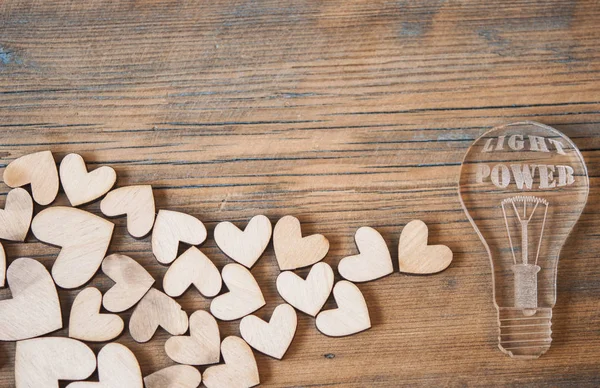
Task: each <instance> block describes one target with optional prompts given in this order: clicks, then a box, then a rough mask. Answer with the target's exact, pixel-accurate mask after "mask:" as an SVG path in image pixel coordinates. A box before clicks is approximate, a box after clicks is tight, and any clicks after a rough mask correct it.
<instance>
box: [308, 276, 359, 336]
mask: <svg viewBox="0 0 600 388" xmlns="http://www.w3.org/2000/svg"><path fill="white" fill-rule="evenodd" d="M333 297H334V298H335V302H336V303H337V305H338V308H337V309H333V310H326V311H322V312H321V313H319V315H317V320H316V324H317V329H319V331H320V332H321V333H323V334H325V335H328V336H330V337H342V336H346V335H352V334H356V333H358V332H361V331H363V330H367V329H368V328H370V327H371V319H370V318H369V310H368V308H367V303H366V302H365V298H364V297H363V295H362V293H361V292H360V290H359V289H358V287H356V285H355V284H354V283H350V282H349V281H346V280H342V281H339V282H337V283H336V284H335V287H333Z"/></svg>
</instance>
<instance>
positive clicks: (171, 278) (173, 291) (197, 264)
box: [163, 247, 222, 298]
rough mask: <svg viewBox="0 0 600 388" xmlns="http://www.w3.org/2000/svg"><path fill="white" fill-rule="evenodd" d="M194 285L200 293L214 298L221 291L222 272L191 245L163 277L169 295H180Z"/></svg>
mask: <svg viewBox="0 0 600 388" xmlns="http://www.w3.org/2000/svg"><path fill="white" fill-rule="evenodd" d="M192 284H193V285H194V287H196V288H197V289H198V291H200V293H201V294H202V295H204V296H206V297H209V298H212V297H213V296H215V295H217V294H218V293H219V291H221V286H222V284H221V274H220V273H219V270H218V269H217V267H216V266H215V265H214V264H213V262H212V261H211V260H210V259H209V258H208V257H206V255H205V254H204V253H202V252H201V251H200V250H199V249H198V248H196V247H190V248H188V250H187V251H185V252H183V253H182V254H181V256H179V257H178V258H177V260H175V261H174V262H173V264H171V266H170V267H169V269H168V270H167V272H166V273H165V276H164V278H163V289H164V290H165V292H166V293H167V295H169V296H172V297H178V296H180V295H181V294H183V293H184V292H185V290H187V289H188V288H189V287H190V285H192Z"/></svg>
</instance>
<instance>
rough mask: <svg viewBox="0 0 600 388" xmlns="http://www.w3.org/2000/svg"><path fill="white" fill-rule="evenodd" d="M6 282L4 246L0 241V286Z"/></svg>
mask: <svg viewBox="0 0 600 388" xmlns="http://www.w3.org/2000/svg"><path fill="white" fill-rule="evenodd" d="M5 283H6V252H5V251H4V246H3V245H2V243H0V287H4V285H5Z"/></svg>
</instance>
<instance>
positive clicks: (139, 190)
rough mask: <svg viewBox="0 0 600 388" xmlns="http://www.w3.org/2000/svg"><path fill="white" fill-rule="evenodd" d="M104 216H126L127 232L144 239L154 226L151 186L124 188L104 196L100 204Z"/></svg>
mask: <svg viewBox="0 0 600 388" xmlns="http://www.w3.org/2000/svg"><path fill="white" fill-rule="evenodd" d="M100 210H101V211H102V213H103V214H104V215H105V216H108V217H116V216H120V215H122V214H127V231H128V232H129V234H130V235H132V236H133V237H137V238H140V237H144V236H145V235H147V234H148V233H150V230H152V225H154V216H155V214H154V194H153V193H152V186H150V185H139V186H125V187H120V188H118V189H115V190H113V191H111V192H110V193H108V194H106V197H104V199H103V200H102V202H100Z"/></svg>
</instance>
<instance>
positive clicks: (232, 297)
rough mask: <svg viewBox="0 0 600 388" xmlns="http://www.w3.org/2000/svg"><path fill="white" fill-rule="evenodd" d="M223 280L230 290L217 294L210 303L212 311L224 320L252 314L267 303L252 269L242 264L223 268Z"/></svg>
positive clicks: (233, 264)
mask: <svg viewBox="0 0 600 388" xmlns="http://www.w3.org/2000/svg"><path fill="white" fill-rule="evenodd" d="M222 276H223V281H224V282H225V285H227V288H228V289H229V292H227V293H225V294H223V295H219V296H217V297H216V298H215V299H213V301H212V303H211V304H210V312H211V313H212V315H214V316H215V317H216V318H218V319H220V320H223V321H233V320H235V319H240V318H242V317H244V316H246V315H248V314H252V313H253V312H254V311H256V310H258V309H259V308H261V307H262V306H264V305H265V298H264V297H263V294H262V292H261V291H260V287H259V286H258V283H256V280H255V279H254V276H252V274H251V273H250V271H249V270H248V269H247V268H246V267H244V266H242V265H240V264H235V263H232V264H227V265H226V266H225V267H224V268H223V274H222Z"/></svg>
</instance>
